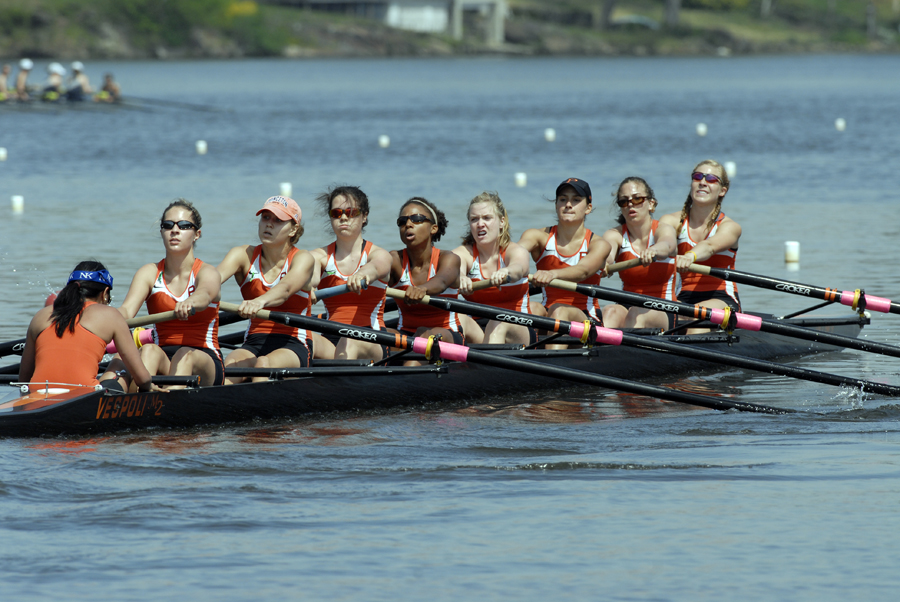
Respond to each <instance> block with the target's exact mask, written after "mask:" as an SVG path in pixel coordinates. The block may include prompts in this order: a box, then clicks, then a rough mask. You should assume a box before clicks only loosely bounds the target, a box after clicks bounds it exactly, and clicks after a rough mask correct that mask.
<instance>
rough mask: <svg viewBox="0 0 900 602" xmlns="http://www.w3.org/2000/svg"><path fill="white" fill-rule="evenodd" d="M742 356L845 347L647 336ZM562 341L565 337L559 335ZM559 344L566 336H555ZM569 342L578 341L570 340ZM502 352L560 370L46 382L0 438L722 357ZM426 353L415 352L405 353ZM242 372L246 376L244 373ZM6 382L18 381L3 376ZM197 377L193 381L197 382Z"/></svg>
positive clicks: (323, 405) (323, 371)
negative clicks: (148, 387) (176, 383)
mask: <svg viewBox="0 0 900 602" xmlns="http://www.w3.org/2000/svg"><path fill="white" fill-rule="evenodd" d="M784 322H785V323H789V324H792V325H795V326H801V327H805V328H811V329H815V330H819V331H822V332H829V333H834V334H841V335H845V336H852V337H856V336H857V335H858V334H859V332H860V331H861V330H862V328H863V326H864V325H866V324H868V323H869V319H868V318H867V317H865V316H860V315H853V316H849V317H847V318H795V319H787V320H784ZM647 338H648V339H649V340H665V341H669V342H673V343H678V344H682V345H685V346H690V347H692V348H697V349H704V350H708V351H713V352H717V353H723V354H724V353H730V354H734V355H738V356H742V357H745V358H758V359H767V360H771V359H776V358H785V357H791V356H803V355H809V354H815V353H821V352H827V351H837V350H840V348H839V347H835V346H832V345H826V344H822V343H817V342H810V341H803V340H799V339H796V338H791V337H785V336H781V335H778V334H772V333H766V332H745V331H741V332H740V334H739V335H729V334H726V333H724V332H713V333H711V334H695V335H662V336H651V337H647ZM562 340H563V341H565V340H566V339H562ZM555 342H560V339H557V340H556V341H555ZM569 342H573V339H569ZM474 347H475V348H476V349H480V350H489V352H490V353H492V354H496V355H497V356H499V357H501V358H520V359H525V360H530V361H534V362H537V363H538V364H541V365H544V366H551V367H557V368H560V371H559V376H558V377H551V376H547V375H544V374H537V373H532V372H528V371H524V372H523V371H519V370H509V369H503V368H497V367H493V366H487V365H484V364H478V363H472V362H456V361H448V362H443V363H440V364H428V365H423V366H414V367H411V366H397V365H390V363H388V364H386V365H372V364H369V363H368V362H366V361H361V360H360V361H355V360H350V361H338V360H329V361H315V362H313V365H312V366H310V367H308V368H299V369H252V368H238V369H228V372H227V373H229V374H233V375H245V376H249V375H254V376H260V375H265V376H267V377H268V379H269V380H268V381H267V382H257V383H249V382H247V383H241V384H237V385H228V386H211V387H200V386H189V387H188V388H186V389H180V390H173V391H170V392H168V393H135V394H115V393H109V392H107V391H104V390H101V391H95V390H94V389H92V388H85V387H71V386H66V385H64V384H50V385H49V386H47V387H46V388H45V387H39V388H36V389H35V387H34V386H32V388H33V389H35V390H33V391H31V392H24V391H21V390H19V389H13V390H11V391H10V392H9V393H7V394H6V395H5V396H0V436H40V435H69V434H71V435H76V434H87V433H99V432H114V431H119V430H124V429H135V428H147V427H192V426H197V425H204V424H220V423H226V422H241V421H248V420H253V419H277V418H283V417H293V416H300V415H303V414H309V413H322V412H335V411H351V410H352V411H366V410H375V409H383V408H392V407H398V406H408V405H415V404H421V403H425V402H447V403H450V402H452V403H460V402H473V401H476V400H482V399H485V398H487V397H490V396H508V395H515V394H521V393H524V392H530V391H535V390H541V389H556V388H561V387H566V386H573V385H578V384H579V383H578V382H575V381H573V380H567V379H566V377H565V375H566V373H567V372H571V371H573V370H580V371H584V372H587V373H591V374H598V375H604V376H608V377H616V378H628V379H636V380H640V381H648V380H652V379H658V378H660V377H672V376H685V375H689V374H695V373H698V372H708V371H711V370H717V369H718V370H721V369H722V365H721V364H718V363H710V362H708V361H700V360H697V359H693V358H689V357H681V356H678V355H674V354H670V353H660V352H659V351H654V350H650V349H640V348H635V347H616V346H608V345H595V346H588V347H582V348H571V349H561V350H558V349H553V350H550V349H539V348H538V349H520V348H511V347H513V346H491V345H481V346H474ZM409 359H420V360H423V361H425V358H424V357H422V356H419V355H415V354H410V355H405V356H403V358H402V360H401V361H405V360H409ZM239 373H240V374H239ZM7 380H15V379H14V377H12V376H10V377H7ZM195 382H196V381H195Z"/></svg>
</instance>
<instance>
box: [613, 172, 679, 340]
mask: <svg viewBox="0 0 900 602" xmlns="http://www.w3.org/2000/svg"><path fill="white" fill-rule="evenodd" d="M656 207H657V200H656V196H655V194H654V192H653V189H652V188H650V185H649V184H647V182H646V181H645V180H644V179H643V178H639V177H637V176H632V177H629V178H625V179H624V180H622V182H621V183H620V184H619V187H618V188H617V189H616V194H615V196H614V200H613V208H614V209H615V210H617V211H618V212H619V215H618V217H617V218H616V219H617V221H618V222H619V225H618V226H616V227H615V228H611V229H610V230H607V231H606V232H605V233H604V234H603V238H604V239H606V241H607V242H608V243H609V244H610V246H611V247H612V249H611V251H610V253H609V257H608V258H607V261H606V263H607V264H611V263H619V262H623V261H629V260H633V259H638V258H639V259H640V260H641V265H639V266H635V267H633V268H629V269H627V270H622V271H621V272H619V277H620V278H621V279H622V289H623V290H625V291H627V292H630V293H638V294H641V295H649V296H651V297H657V298H659V299H666V300H668V301H674V300H675V298H676V297H677V296H678V291H679V289H680V283H681V280H680V277H679V275H678V273H677V272H676V271H675V252H676V244H675V229H674V228H672V226H670V225H669V224H666V223H661V222H660V221H659V220H655V219H653V212H654V211H656ZM603 324H604V326H607V327H609V328H671V327H672V325H673V324H674V315H673V314H667V313H666V312H663V311H659V310H655V309H649V308H646V307H639V306H636V305H631V306H626V305H620V304H618V303H614V304H611V305H607V306H606V307H604V308H603Z"/></svg>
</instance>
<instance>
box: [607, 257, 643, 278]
mask: <svg viewBox="0 0 900 602" xmlns="http://www.w3.org/2000/svg"><path fill="white" fill-rule="evenodd" d="M639 265H641V258H640V257H635V258H634V259H626V260H625V261H620V262H619V263H611V264H609V265H608V266H606V273H607V274H615V273H616V272H621V271H622V270H627V269H629V268H636V267H637V266H639Z"/></svg>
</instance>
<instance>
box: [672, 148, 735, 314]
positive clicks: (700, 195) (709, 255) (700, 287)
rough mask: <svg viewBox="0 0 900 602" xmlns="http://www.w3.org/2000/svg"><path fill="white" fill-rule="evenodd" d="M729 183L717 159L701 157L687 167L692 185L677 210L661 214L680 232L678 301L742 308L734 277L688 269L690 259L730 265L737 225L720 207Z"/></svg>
mask: <svg viewBox="0 0 900 602" xmlns="http://www.w3.org/2000/svg"><path fill="white" fill-rule="evenodd" d="M729 186H730V182H729V180H728V174H726V173H725V169H724V168H723V167H722V166H721V165H720V164H719V163H717V162H716V161H713V160H711V159H710V160H706V161H702V162H701V163H699V164H698V165H697V167H695V168H694V171H693V172H692V173H691V191H690V193H689V194H688V197H687V200H686V201H685V203H684V207H683V208H682V210H681V212H679V213H670V214H668V215H665V216H663V217H662V219H661V220H660V222H662V223H665V224H669V225H670V226H672V227H673V228H674V229H675V232H676V233H677V236H678V256H677V257H676V258H675V267H676V268H677V269H678V271H679V272H681V274H682V281H681V292H680V293H679V294H678V300H679V301H681V302H682V303H690V304H692V305H703V306H706V307H713V308H719V309H724V308H725V307H730V308H732V309H734V310H736V311H740V309H741V301H740V298H739V297H738V291H737V286H736V285H735V284H734V283H733V282H731V281H729V280H719V279H718V278H714V277H712V276H704V275H700V274H695V273H693V272H690V271H688V268H690V266H691V264H693V263H699V264H702V265H708V266H712V267H717V268H728V269H732V270H733V269H734V260H735V255H736V254H737V250H738V241H739V240H740V238H741V227H740V226H739V225H738V223H737V222H735V221H734V220H733V219H731V218H729V217H726V216H725V214H724V213H722V211H721V208H722V201H723V200H724V199H725V194H726V193H727V192H728V187H729Z"/></svg>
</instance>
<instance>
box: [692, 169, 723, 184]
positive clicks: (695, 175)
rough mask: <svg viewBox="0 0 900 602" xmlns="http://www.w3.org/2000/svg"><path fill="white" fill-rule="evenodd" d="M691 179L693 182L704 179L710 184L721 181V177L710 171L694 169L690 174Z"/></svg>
mask: <svg viewBox="0 0 900 602" xmlns="http://www.w3.org/2000/svg"><path fill="white" fill-rule="evenodd" d="M691 179H693V180H694V181H695V182H699V181H700V180H706V181H707V182H709V183H710V184H718V183H719V182H721V181H722V178H720V177H719V176H717V175H716V174H712V173H700V172H699V171H695V172H694V173H692V174H691Z"/></svg>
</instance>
